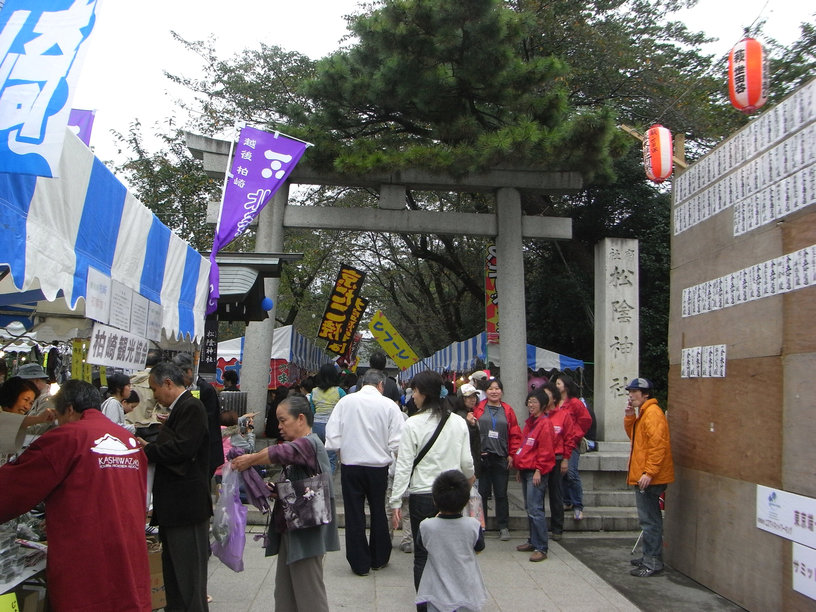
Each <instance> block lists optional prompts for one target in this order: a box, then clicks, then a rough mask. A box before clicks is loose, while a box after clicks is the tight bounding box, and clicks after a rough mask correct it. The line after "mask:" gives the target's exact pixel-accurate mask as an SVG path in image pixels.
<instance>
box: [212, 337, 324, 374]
mask: <svg viewBox="0 0 816 612" xmlns="http://www.w3.org/2000/svg"><path fill="white" fill-rule="evenodd" d="M218 356H219V357H221V358H222V359H225V360H227V361H229V360H230V359H237V360H238V361H243V359H244V338H243V337H241V338H232V339H231V340H224V341H222V342H219V343H218ZM269 358H270V359H283V360H285V361H288V362H289V363H293V364H295V365H296V366H298V367H300V368H303V369H304V370H309V371H311V372H316V371H317V370H319V369H320V366H321V365H323V364H324V363H331V362H332V361H333V359H332V358H331V357H330V356H329V355H327V354H326V353H324V352H323V351H322V350H321V349H319V348H318V347H317V346H315V344H314V343H313V342H312V341H311V340H309V339H308V338H306V337H305V336H303V335H301V334H300V332H298V331H297V330H296V329H295V328H294V327H292V326H291V325H284V326H283V327H278V328H276V329H275V331H274V332H273V334H272V352H271V354H270V356H269Z"/></svg>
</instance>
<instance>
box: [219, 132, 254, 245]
mask: <svg viewBox="0 0 816 612" xmlns="http://www.w3.org/2000/svg"><path fill="white" fill-rule="evenodd" d="M243 125H246V124H245V123H243V122H236V123H235V125H234V126H233V130H235V132H236V134H235V135H234V136H233V138H230V150H229V156H228V157H227V169H226V171H225V172H224V184H223V185H221V205H220V206H219V207H218V222H217V223H216V224H215V234H214V235H215V236H218V230H220V229H221V215H222V214H223V213H224V196H225V195H226V193H227V183H229V180H230V178H231V168H232V155H233V153H234V152H235V139H236V138H240V137H241V128H242V127H243Z"/></svg>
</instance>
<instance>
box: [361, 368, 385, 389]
mask: <svg viewBox="0 0 816 612" xmlns="http://www.w3.org/2000/svg"><path fill="white" fill-rule="evenodd" d="M383 383H385V374H384V373H383V372H382V370H375V369H374V368H369V369H368V370H367V371H366V373H365V374H363V381H362V382H361V383H360V386H361V387H365V386H366V385H374V386H375V387H379V386H380V384H383Z"/></svg>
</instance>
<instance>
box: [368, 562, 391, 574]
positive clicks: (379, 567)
mask: <svg viewBox="0 0 816 612" xmlns="http://www.w3.org/2000/svg"><path fill="white" fill-rule="evenodd" d="M384 567H388V563H383V564H382V565H378V566H377V567H374V566H371V569H373V570H374V571H375V572H376V571H379V570H381V569H382V568H384Z"/></svg>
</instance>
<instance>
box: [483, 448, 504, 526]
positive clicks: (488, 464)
mask: <svg viewBox="0 0 816 612" xmlns="http://www.w3.org/2000/svg"><path fill="white" fill-rule="evenodd" d="M509 479H510V469H509V468H508V467H507V457H499V456H498V455H494V454H492V453H488V454H487V455H482V473H481V475H480V476H479V495H481V496H482V507H483V509H484V517H485V520H487V500H488V498H489V497H490V493H491V492H492V493H493V499H495V500H496V523H497V524H498V528H499V529H507V528H508V525H509V524H510V503H509V502H508V501H507V481H508V480H509Z"/></svg>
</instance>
